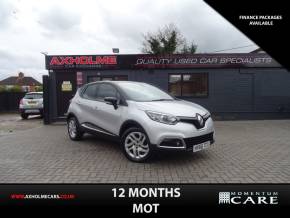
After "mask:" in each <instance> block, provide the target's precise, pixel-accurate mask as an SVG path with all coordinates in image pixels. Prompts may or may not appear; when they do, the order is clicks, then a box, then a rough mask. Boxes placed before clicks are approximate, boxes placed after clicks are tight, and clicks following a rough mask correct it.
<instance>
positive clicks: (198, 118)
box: [196, 114, 203, 126]
mask: <svg viewBox="0 0 290 218" xmlns="http://www.w3.org/2000/svg"><path fill="white" fill-rule="evenodd" d="M196 116H197V121H198V123H199V125H200V126H203V118H202V116H201V115H200V114H196Z"/></svg>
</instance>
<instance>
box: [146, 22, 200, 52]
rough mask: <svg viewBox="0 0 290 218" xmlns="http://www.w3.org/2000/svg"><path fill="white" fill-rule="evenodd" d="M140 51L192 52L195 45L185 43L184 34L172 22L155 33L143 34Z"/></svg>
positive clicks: (194, 49) (194, 50)
mask: <svg viewBox="0 0 290 218" xmlns="http://www.w3.org/2000/svg"><path fill="white" fill-rule="evenodd" d="M143 38H144V41H143V47H142V52H144V53H149V54H156V55H165V54H194V53H195V52H196V48H197V46H196V45H195V44H194V43H193V42H191V43H190V44H188V43H187V41H186V39H185V38H184V36H183V35H182V34H181V33H180V31H179V29H178V28H177V27H176V26H175V25H174V24H172V23H171V24H169V25H165V26H164V27H163V28H162V29H160V28H159V29H158V31H157V32H155V33H147V34H145V35H143Z"/></svg>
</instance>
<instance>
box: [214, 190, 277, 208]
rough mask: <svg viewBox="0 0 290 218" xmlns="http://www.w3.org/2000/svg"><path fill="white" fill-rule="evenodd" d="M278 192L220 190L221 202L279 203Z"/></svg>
mask: <svg viewBox="0 0 290 218" xmlns="http://www.w3.org/2000/svg"><path fill="white" fill-rule="evenodd" d="M278 194H279V193H278V192H219V204H255V205H256V204H257V205H259V204H278Z"/></svg>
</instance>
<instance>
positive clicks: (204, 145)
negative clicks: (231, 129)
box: [193, 141, 210, 152]
mask: <svg viewBox="0 0 290 218" xmlns="http://www.w3.org/2000/svg"><path fill="white" fill-rule="evenodd" d="M209 146H210V141H207V142H204V143H200V144H198V145H194V146H193V152H197V151H201V150H204V149H207V148H209Z"/></svg>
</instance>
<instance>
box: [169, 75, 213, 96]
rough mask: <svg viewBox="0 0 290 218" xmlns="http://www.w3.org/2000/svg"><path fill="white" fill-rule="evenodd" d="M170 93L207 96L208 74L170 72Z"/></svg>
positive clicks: (174, 94)
mask: <svg viewBox="0 0 290 218" xmlns="http://www.w3.org/2000/svg"><path fill="white" fill-rule="evenodd" d="M169 93H170V94H171V95H173V96H183V97H207V96H208V74H207V73H193V74H169Z"/></svg>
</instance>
